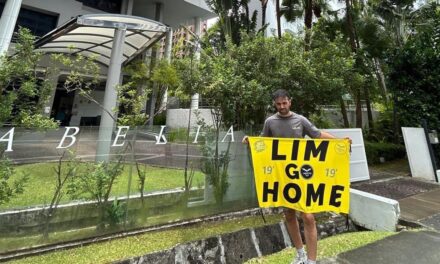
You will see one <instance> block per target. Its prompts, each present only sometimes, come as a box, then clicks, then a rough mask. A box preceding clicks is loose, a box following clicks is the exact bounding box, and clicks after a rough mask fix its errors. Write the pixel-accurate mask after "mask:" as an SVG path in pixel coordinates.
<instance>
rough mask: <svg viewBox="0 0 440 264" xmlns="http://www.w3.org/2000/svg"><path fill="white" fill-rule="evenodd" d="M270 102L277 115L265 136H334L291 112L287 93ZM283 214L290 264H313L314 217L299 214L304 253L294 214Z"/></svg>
mask: <svg viewBox="0 0 440 264" xmlns="http://www.w3.org/2000/svg"><path fill="white" fill-rule="evenodd" d="M272 99H273V103H274V105H275V108H276V110H277V113H276V114H274V115H272V116H270V117H269V118H267V119H266V121H265V122H264V127H263V131H262V133H261V135H262V136H264V137H278V138H303V137H304V136H305V135H308V136H309V137H311V138H322V139H333V138H335V137H334V136H333V135H331V134H329V133H327V132H324V131H320V130H319V129H317V128H316V127H315V126H314V125H313V124H312V123H311V122H310V121H309V120H308V119H307V118H305V117H304V116H302V115H299V114H296V113H294V112H292V111H290V106H291V99H290V96H289V93H288V92H287V91H286V90H283V89H279V90H277V91H275V92H274V93H273V96H272ZM243 143H245V144H247V143H248V140H247V137H244V138H243ZM284 215H285V218H286V225H287V229H288V231H289V235H290V238H291V239H292V241H293V244H294V245H295V248H296V251H297V254H296V257H295V258H294V259H293V261H292V264H315V263H316V255H317V244H318V234H317V229H316V223H315V217H314V215H313V214H311V213H303V212H301V218H302V220H303V221H304V236H305V239H306V241H305V242H306V245H307V253H306V251H305V250H304V244H303V241H302V238H301V234H300V230H299V224H298V219H297V218H296V211H295V210H293V209H287V208H286V209H285V210H284Z"/></svg>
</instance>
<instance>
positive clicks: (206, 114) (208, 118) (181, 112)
mask: <svg viewBox="0 0 440 264" xmlns="http://www.w3.org/2000/svg"><path fill="white" fill-rule="evenodd" d="M197 111H198V112H199V113H200V117H201V118H202V119H203V120H205V122H206V124H207V125H208V126H211V125H212V124H213V121H212V115H211V109H197ZM188 116H189V110H188V109H182V108H180V109H168V110H167V123H166V126H167V128H168V129H173V128H187V127H188ZM190 124H191V127H197V116H196V114H195V110H191V123H190Z"/></svg>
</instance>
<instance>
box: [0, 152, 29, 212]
mask: <svg viewBox="0 0 440 264" xmlns="http://www.w3.org/2000/svg"><path fill="white" fill-rule="evenodd" d="M14 174H15V168H14V166H13V165H12V163H11V161H10V160H9V159H8V158H7V157H6V156H5V155H4V153H1V155H0V205H1V204H4V203H7V202H9V201H10V200H11V199H12V198H13V197H15V196H17V195H19V194H21V193H23V191H24V188H25V186H26V183H27V182H28V180H29V174H27V173H23V172H22V173H21V176H19V177H15V179H14V180H11V176H13V175H14Z"/></svg>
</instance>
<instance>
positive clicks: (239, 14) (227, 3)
mask: <svg viewBox="0 0 440 264" xmlns="http://www.w3.org/2000/svg"><path fill="white" fill-rule="evenodd" d="M205 2H206V3H207V4H208V6H209V7H210V8H211V10H212V11H213V12H214V13H216V14H217V15H218V17H219V21H218V25H219V27H217V28H216V30H218V31H217V33H214V34H213V35H211V36H213V37H214V41H217V40H220V42H221V44H220V45H221V46H222V47H226V46H225V45H224V43H225V42H226V41H227V40H230V41H232V43H234V44H236V45H239V44H240V43H241V41H242V38H243V34H247V35H249V34H251V35H254V34H255V33H256V26H257V11H254V12H253V13H252V14H251V13H250V11H249V5H248V4H249V0H205ZM208 38H209V37H208Z"/></svg>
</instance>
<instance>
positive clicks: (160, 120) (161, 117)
mask: <svg viewBox="0 0 440 264" xmlns="http://www.w3.org/2000/svg"><path fill="white" fill-rule="evenodd" d="M166 123H167V113H166V112H165V111H163V112H162V113H160V114H157V115H155V116H154V119H153V124H154V125H155V126H164V125H166Z"/></svg>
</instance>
